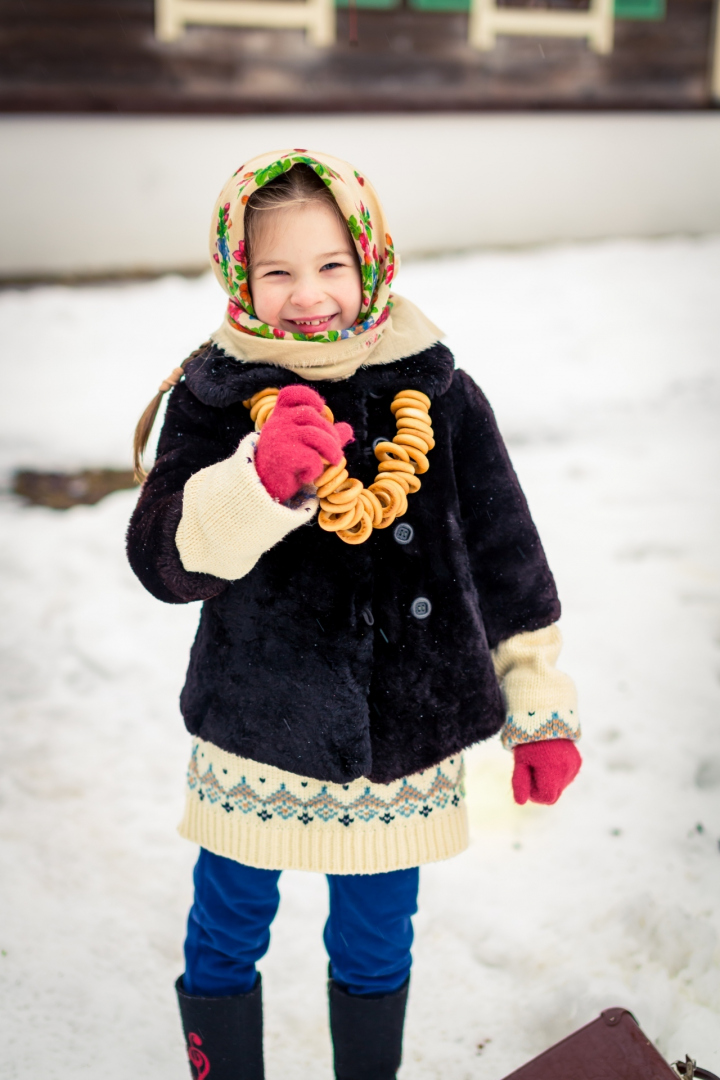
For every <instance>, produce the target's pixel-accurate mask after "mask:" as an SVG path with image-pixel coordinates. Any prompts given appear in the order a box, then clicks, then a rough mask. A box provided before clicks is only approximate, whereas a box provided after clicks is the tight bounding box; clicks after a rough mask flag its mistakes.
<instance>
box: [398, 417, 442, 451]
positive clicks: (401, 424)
mask: <svg viewBox="0 0 720 1080" xmlns="http://www.w3.org/2000/svg"><path fill="white" fill-rule="evenodd" d="M406 430H409V431H410V433H411V434H417V435H420V436H421V437H422V438H423V439H424V440H425V442H426V443H427V444H428V449H430V450H432V449H434V447H435V438H434V433H433V429H432V428H431V427H428V426H427V424H423V423H422V422H421V421H420V420H414V419H412V418H410V417H408V418H407V419H405V418H403V419H402V420H400V421H398V431H406Z"/></svg>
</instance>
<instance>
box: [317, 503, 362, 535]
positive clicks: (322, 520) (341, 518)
mask: <svg viewBox="0 0 720 1080" xmlns="http://www.w3.org/2000/svg"><path fill="white" fill-rule="evenodd" d="M354 516H355V507H354V506H351V507H350V509H349V510H347V511H346V512H345V513H343V514H330V513H328V512H327V511H326V510H321V511H320V513H319V514H318V525H319V526H320V528H321V529H324V530H325V532H339V530H340V529H347V527H348V525H349V524H350V522H351V521H352V519H353V518H354Z"/></svg>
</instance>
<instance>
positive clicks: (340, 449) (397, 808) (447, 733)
mask: <svg viewBox="0 0 720 1080" xmlns="http://www.w3.org/2000/svg"><path fill="white" fill-rule="evenodd" d="M211 253H212V258H213V265H214V268H215V272H216V275H217V277H218V280H219V281H220V284H221V285H222V286H223V288H224V289H225V291H226V292H227V293H228V295H229V298H230V299H229V303H228V307H227V313H226V316H225V318H224V321H223V324H222V326H221V327H220V328H219V329H218V330H217V331H216V332H215V333H214V334H213V335H212V337H211V339H210V341H209V342H207V343H206V344H205V345H203V346H202V347H201V348H200V349H198V350H197V352H195V353H193V355H192V356H191V357H189V358H188V360H187V361H185V363H184V365H183V367H182V368H177V369H176V370H175V371H174V372H173V375H172V376H171V377H170V378H169V379H168V380H167V381H166V382H164V383H163V384H162V386H161V388H160V393H159V394H158V396H157V397H156V398H155V400H154V401H153V403H152V404H151V405H150V406H149V407H148V410H146V413H145V415H144V417H143V419H142V420H141V422H140V425H139V427H138V433H137V436H136V455H137V460H138V461H139V455H140V454H141V453H142V450H143V449H144V445H145V443H146V442H147V438H148V435H149V431H150V427H151V426H152V421H153V420H154V417H155V414H156V412H157V408H158V405H159V403H160V400H161V396H162V393H163V392H165V391H167V390H169V389H170V388H171V387H173V390H172V394H171V395H170V398H169V401H168V408H167V414H166V417H165V424H164V426H163V430H162V434H161V436H160V441H159V445H158V457H157V461H156V463H155V466H154V468H153V470H152V472H151V473H150V475H149V476H148V478H147V479H146V481H145V484H144V486H143V489H142V493H141V496H140V500H139V502H138V505H137V509H136V511H135V513H134V515H133V518H132V522H131V524H130V530H129V536H128V554H129V558H130V562H131V564H132V567H133V569H134V570H135V573H136V574H137V575H138V577H139V578H140V580H141V581H142V582H143V584H144V585H145V587H146V588H147V589H149V590H150V592H151V593H153V595H155V596H156V597H158V599H160V600H164V601H166V602H168V603H185V602H188V601H191V600H203V601H205V603H204V605H203V609H202V616H201V619H200V626H199V629H198V633H197V637H196V640H195V643H194V645H193V649H192V653H191V657H190V666H189V670H188V676H187V681H186V684H185V688H184V690H183V692H182V697H181V706H182V711H183V714H184V717H185V723H186V725H187V727H188V730H189V731H190V732H191V734H192V735H193V747H192V756H191V760H190V767H189V770H188V777H187V806H186V812H185V816H184V819H183V822H182V825H181V832H182V835H183V836H185V837H187V838H188V839H189V840H192V841H194V842H195V843H197V844H199V845H200V857H199V859H198V863H197V866H196V869H195V900H194V903H193V906H192V909H191V911H190V916H189V921H188V932H187V940H186V943H185V958H186V964H185V972H184V974H183V975H182V976H181V978H179V979H178V982H177V993H178V998H179V1002H180V1011H181V1015H182V1020H183V1026H184V1031H185V1037H186V1040H187V1046H188V1054H189V1058H190V1062H191V1067H192V1070H193V1076H194V1077H195V1078H196V1080H204V1078H205V1077H210V1080H261V1078H262V1077H263V1076H264V1070H263V1052H262V1005H261V986H260V976H259V975H258V973H257V971H256V967H255V965H256V963H257V961H258V960H259V959H260V958H261V957H262V956H263V955H264V954H265V952H266V950H267V948H268V944H269V939H270V932H269V931H270V925H271V923H272V920H273V918H274V916H275V913H276V911H277V907H278V901H279V894H278V878H279V876H280V872H281V871H282V870H284V869H287V868H296V869H304V870H314V871H316V872H321V873H325V874H327V879H328V884H329V889H330V915H329V918H328V921H327V925H326V927H325V935H324V940H325V946H326V948H327V951H328V954H329V957H330V980H329V996H330V1026H331V1033H332V1040H333V1047H334V1055H335V1073H336V1076H337V1077H338V1080H394V1077H395V1075H396V1072H397V1069H398V1068H399V1066H400V1060H401V1045H402V1030H403V1022H404V1016H405V1004H406V999H407V993H408V983H409V974H410V965H411V956H410V946H411V943H412V925H411V917H412V915H413V914H414V913H415V911H416V898H417V889H418V867H419V866H420V865H421V864H422V863H426V862H431V861H434V860H438V859H446V858H448V857H450V856H451V855H455V854H456V853H457V852H459V851H462V850H463V849H464V848H465V847H466V845H467V824H466V813H465V804H464V790H463V760H462V751H463V750H464V749H465V747H468V746H470V745H471V744H473V743H475V742H478V741H479V740H481V739H486V738H488V737H489V736H491V735H493V734H495V732H497V731H498V730H499V729H500V728H502V739H503V742H504V744H505V746H506V747H507V748H508V749H510V750H512V751H513V753H514V757H515V765H514V774H513V791H514V794H515V798H516V800H517V801H518V802H520V803H524V802H526V801H527V800H528V798H529V799H532V800H534V801H536V802H544V803H552V802H555V801H556V800H557V799H558V797H559V796H560V793H561V792H562V790H563V789H564V787H566V785H567V784H568V783H570V781H571V780H572V779H573V778H574V776H575V775H576V773H577V771H578V768H579V766H580V756H579V754H578V752H577V749H576V748H575V745H574V740H575V739H577V737H578V735H579V729H578V722H577V708H576V704H575V694H574V689H573V685H572V683H571V681H570V680H569V679H568V677H567V676H566V675H563V674H562V673H561V672H559V671H558V670H557V669H556V668H555V666H554V665H555V661H556V659H557V655H558V653H559V650H560V634H559V631H558V629H557V626H556V621H557V619H558V617H559V614H560V605H559V602H558V598H557V594H556V591H555V585H554V582H553V578H552V575H551V573H550V570H549V569H548V566H547V563H546V560H545V556H544V553H543V550H542V547H541V545H540V541H539V539H538V536H537V532H536V530H535V527H534V525H533V523H532V520H531V518H530V514H529V512H528V508H527V504H526V502H525V499H524V497H523V494H522V491H521V490H520V487H519V484H518V481H517V479H516V477H515V473H514V472H513V469H512V466H511V464H510V461H509V459H508V455H507V451H506V449H505V446H504V444H503V441H502V439H501V437H500V435H499V433H498V430H497V427H496V424H495V421H494V418H493V414H492V411H491V409H490V407H489V405H488V403H487V401H486V400H485V398H484V397H483V395H482V393H481V392H480V390H479V389H478V387H477V386H476V385H475V383H474V382H473V381H472V379H471V378H470V377H469V376H468V375H466V374H465V373H464V372H463V371H460V370H457V369H455V368H454V363H453V357H452V355H451V354H450V352H449V351H448V349H446V348H445V347H444V346H443V345H441V344H440V343H439V339H440V337H441V334H440V331H439V330H438V329H437V328H436V327H435V326H433V325H432V323H431V322H429V320H428V319H427V318H425V316H424V315H422V314H421V312H420V311H418V309H417V308H415V307H414V306H413V305H412V304H411V303H409V302H408V301H407V300H404V299H403V298H402V297H400V296H398V295H397V294H395V293H393V292H391V283H392V280H393V272H394V266H395V260H394V253H393V245H392V241H391V238H390V236H389V234H388V232H387V227H386V224H385V219H384V215H383V211H382V207H381V206H380V203H379V201H378V199H377V196H376V194H375V192H374V190H373V188H372V187H371V185H370V183H369V181H368V180H367V179H366V178H365V177H364V176H362V175H361V174H360V173H358V172H357V171H356V170H354V169H353V168H352V167H351V166H349V165H347V164H346V163H345V162H343V161H338V160H336V159H335V158H332V157H329V156H328V155H326V154H315V153H313V154H310V153H308V152H306V151H304V150H292V151H285V152H282V153H270V154H265V155H262V156H261V157H258V158H256V159H254V160H253V161H250V162H249V163H248V164H247V165H244V166H241V167H240V168H239V169H238V170H237V172H236V173H235V174H234V175H233V176H232V177H231V179H230V180H229V181H228V183H227V184H226V185H225V188H224V190H223V192H222V194H221V195H220V198H219V200H218V204H217V206H216V208H215V214H214V218H213V225H212V231H211Z"/></svg>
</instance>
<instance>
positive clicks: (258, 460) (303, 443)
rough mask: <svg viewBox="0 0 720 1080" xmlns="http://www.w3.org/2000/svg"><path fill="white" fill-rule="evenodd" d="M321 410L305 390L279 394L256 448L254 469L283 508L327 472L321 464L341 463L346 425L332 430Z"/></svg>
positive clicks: (292, 388) (293, 388)
mask: <svg viewBox="0 0 720 1080" xmlns="http://www.w3.org/2000/svg"><path fill="white" fill-rule="evenodd" d="M324 408H325V402H324V401H323V399H322V398H321V397H320V395H319V394H318V393H316V391H315V390H311V389H310V387H309V386H286V387H285V388H284V389H282V390H281V391H280V393H279V394H278V397H277V402H276V404H275V408H274V409H273V413H272V416H271V417H270V419H269V420H268V421H266V423H265V424H264V426H263V429H262V431H261V432H260V438H259V439H258V443H257V446H256V448H255V468H256V469H257V472H258V476H259V477H260V479H261V480H262V482H263V484H264V486H265V490H266V491H267V492H268V493H269V494H270V495H272V497H273V499H277V500H278V501H279V502H283V503H284V502H287V501H288V499H291V498H292V497H293V495H296V494H297V492H298V491H299V490H300V488H301V487H302V486H303V484H312V483H314V481H315V480H317V478H318V477H319V476H320V474H321V473H322V472H323V470H324V469H325V468H326V466H325V465H324V463H323V460H322V459H323V458H325V460H326V461H329V462H330V463H331V464H332V465H337V464H338V463H339V462H340V461H341V459H342V456H343V453H342V448H343V446H345V443H348V442H351V441H352V438H353V431H352V428H351V427H350V425H349V424H343V423H340V424H331V423H330V421H329V420H327V419H326V418H325V417H324V416H323V415H322V411H323V409H324Z"/></svg>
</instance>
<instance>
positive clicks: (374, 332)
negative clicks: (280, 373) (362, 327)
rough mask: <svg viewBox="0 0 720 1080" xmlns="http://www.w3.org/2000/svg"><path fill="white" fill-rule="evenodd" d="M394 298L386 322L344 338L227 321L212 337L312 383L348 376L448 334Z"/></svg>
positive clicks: (243, 357)
mask: <svg viewBox="0 0 720 1080" xmlns="http://www.w3.org/2000/svg"><path fill="white" fill-rule="evenodd" d="M392 300H393V309H392V312H391V314H390V316H389V318H388V319H386V321H385V322H384V323H383V324H382V326H379V327H373V328H372V329H370V330H367V331H365V333H364V334H358V335H357V336H355V337H350V338H345V339H344V340H342V341H327V342H316V341H294V340H293V341H289V340H287V339H285V340H282V339H268V338H261V337H255V336H254V335H252V334H244V333H242V332H241V331H240V330H235V329H234V328H233V327H232V326H230V325H229V324H228V323H227V321H225V320H223V323H222V326H220V328H219V329H218V330H216V331H215V333H214V334H212V335H211V339H212V341H214V342H215V344H216V345H219V346H220V348H221V349H223V350H224V351H225V352H226V353H228V355H230V356H232V357H234V358H235V359H236V360H240V361H244V362H250V361H252V362H255V363H262V364H274V365H276V366H277V367H281V368H285V369H286V370H287V371H292V372H294V373H295V374H296V375H299V376H300V378H302V379H307V380H309V381H310V382H317V381H319V380H321V379H349V378H350V376H351V375H354V374H355V372H356V371H357V370H358V368H359V367H369V366H371V365H375V364H392V363H393V362H394V361H396V360H404V359H405V358H406V357H408V356H414V355H415V354H416V353H419V352H422V351H423V350H424V349H428V348H430V346H431V345H434V344H435V343H436V342H438V341H440V340H441V339H442V338H443V337H444V336H445V335H444V334H443V332H442V330H439V329H438V328H437V326H435V325H434V323H432V322H430V320H429V319H428V318H427V317H426V316H425V315H423V313H422V311H420V309H419V308H417V307H415V305H414V304H413V303H411V302H410V300H406V299H405V298H404V297H402V296H398V295H397V294H394V295H393V298H392Z"/></svg>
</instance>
